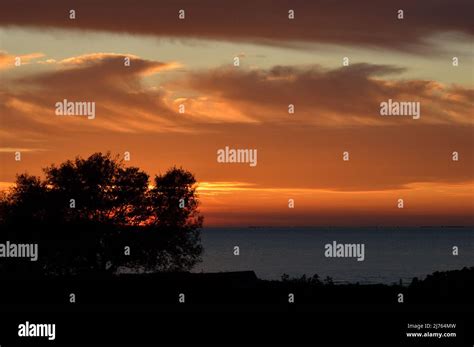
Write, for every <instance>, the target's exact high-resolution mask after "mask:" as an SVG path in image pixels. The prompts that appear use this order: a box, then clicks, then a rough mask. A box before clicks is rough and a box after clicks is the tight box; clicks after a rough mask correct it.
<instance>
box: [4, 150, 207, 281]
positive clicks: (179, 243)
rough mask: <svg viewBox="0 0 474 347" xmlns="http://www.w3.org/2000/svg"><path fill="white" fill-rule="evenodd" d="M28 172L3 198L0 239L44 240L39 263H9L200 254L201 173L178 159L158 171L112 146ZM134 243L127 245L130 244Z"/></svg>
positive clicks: (135, 264) (190, 261)
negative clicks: (133, 162)
mask: <svg viewBox="0 0 474 347" xmlns="http://www.w3.org/2000/svg"><path fill="white" fill-rule="evenodd" d="M44 174H45V178H44V179H41V178H40V177H35V176H31V175H28V174H21V175H18V176H17V179H16V184H15V186H14V187H13V188H12V189H11V191H9V192H8V193H7V194H4V195H3V197H1V199H0V226H1V232H0V241H6V240H9V241H10V242H17V243H38V244H39V260H38V262H37V264H36V263H35V264H29V263H27V262H28V261H29V260H20V259H9V260H6V261H4V262H2V263H0V266H1V265H2V264H3V267H2V268H3V269H4V270H5V269H6V270H9V271H10V272H11V271H16V272H23V273H25V272H27V273H30V274H34V275H44V274H49V275H51V274H52V275H63V274H81V273H91V272H95V273H97V272H99V273H101V272H104V271H106V272H116V271H117V270H119V269H123V268H129V269H135V270H140V271H187V270H190V269H191V268H192V267H193V266H194V265H195V264H196V263H197V262H199V261H200V256H201V253H202V246H201V242H200V228H201V227H202V224H203V217H202V215H201V214H200V212H199V210H198V206H199V201H198V198H197V195H196V180H195V178H194V176H193V174H192V173H190V172H188V171H186V170H183V169H182V168H176V167H173V168H171V169H169V170H168V171H167V172H166V173H165V174H163V175H158V176H156V177H155V178H154V182H153V183H154V184H153V185H150V184H149V176H148V175H147V174H146V173H145V172H143V171H141V170H140V169H139V168H137V167H125V165H124V163H123V161H121V160H119V159H118V157H112V156H111V154H110V153H107V154H102V153H95V154H93V155H91V156H90V157H89V158H87V159H83V158H79V157H78V158H76V159H75V160H72V161H71V160H68V161H66V162H64V163H62V164H61V165H59V166H55V165H53V166H50V167H47V168H45V169H44ZM126 247H128V248H126Z"/></svg>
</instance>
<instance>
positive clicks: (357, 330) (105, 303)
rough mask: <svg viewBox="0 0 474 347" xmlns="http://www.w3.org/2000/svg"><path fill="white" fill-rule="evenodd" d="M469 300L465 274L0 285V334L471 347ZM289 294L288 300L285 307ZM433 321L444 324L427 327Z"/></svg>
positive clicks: (473, 286) (473, 276)
mask: <svg viewBox="0 0 474 347" xmlns="http://www.w3.org/2000/svg"><path fill="white" fill-rule="evenodd" d="M473 293H474V267H473V268H464V269H462V270H456V271H448V272H439V273H438V272H437V273H434V274H432V275H429V276H427V278H425V279H423V280H415V281H413V282H412V283H411V284H410V285H409V286H401V285H390V286H389V285H358V284H347V285H335V284H332V283H331V282H330V281H326V282H321V281H320V280H319V279H318V278H317V277H311V278H306V277H303V278H300V279H290V278H287V277H286V278H283V279H282V280H281V281H266V280H260V279H258V278H257V277H256V276H255V274H254V273H253V272H251V271H249V272H237V273H216V274H193V273H162V274H150V275H143V274H141V275H121V276H110V275H108V276H96V277H95V278H94V277H91V276H89V277H87V278H78V277H74V278H73V277H70V278H61V279H48V280H46V279H43V280H39V279H37V280H5V279H3V280H0V312H1V314H2V322H4V323H5V324H2V325H0V326H1V328H0V336H3V338H4V339H5V341H4V342H18V341H17V340H16V336H13V335H15V334H12V331H14V332H16V329H17V326H18V324H19V322H24V321H26V320H30V321H34V320H40V321H42V320H43V321H44V320H46V321H53V322H56V324H58V328H57V329H59V330H58V337H57V340H56V342H57V343H59V342H61V341H62V342H63V343H66V342H67V343H70V342H71V341H73V342H81V343H92V342H97V343H102V344H103V343H119V342H120V343H124V342H127V343H132V342H136V341H138V340H136V339H137V338H139V339H140V341H153V342H158V341H159V342H182V343H183V342H186V343H198V342H201V343H229V342H245V341H246V340H248V339H252V341H254V342H258V343H264V342H268V343H271V344H275V343H279V342H287V343H290V342H291V343H300V342H311V341H313V342H314V341H325V342H328V343H333V342H338V343H351V344H353V343H356V342H358V341H359V342H360V341H364V342H365V343H378V344H382V343H383V344H387V343H395V344H399V343H401V344H404V345H407V344H411V343H415V344H425V343H427V344H429V345H433V344H439V343H441V344H445V345H457V344H459V345H469V343H470V345H471V346H472V343H474V341H473V334H472V332H473V331H474V325H473V322H474V320H473V318H472V314H473V307H474V299H473ZM71 294H74V300H72V299H71V298H72V296H71ZM182 294H184V296H183V295H182ZM400 294H402V295H403V302H399V301H401V296H400ZM291 295H294V302H289V301H291V299H290V297H291ZM71 301H75V302H71ZM183 301H184V302H183ZM6 318H8V319H6ZM409 324H412V325H413V324H421V325H422V326H423V327H424V326H425V325H426V324H430V325H431V327H430V328H427V331H428V330H429V331H431V332H435V331H437V332H442V333H444V332H452V331H454V332H456V337H455V338H454V337H452V338H443V339H442V338H436V339H435V338H424V339H423V338H417V339H416V340H415V341H413V338H408V337H407V336H406V333H407V332H418V331H423V330H420V329H418V330H417V329H415V330H413V328H408V326H409ZM433 324H449V325H445V326H444V327H443V326H442V325H439V328H438V329H436V330H433V329H434V328H433ZM451 324H455V325H456V328H453V326H452V325H451ZM426 327H428V326H426ZM176 329H178V331H181V333H179V332H178V333H177V332H176ZM60 332H62V334H61V333H60ZM221 333H224V336H227V337H225V338H224V340H222V338H221V337H220V336H221ZM10 336H11V337H10ZM71 336H72V340H71ZM7 337H10V338H9V339H8V338H7ZM142 339H143V340H142ZM229 339H230V340H229ZM0 342H1V341H0ZM32 342H34V341H32ZM2 346H3V344H2Z"/></svg>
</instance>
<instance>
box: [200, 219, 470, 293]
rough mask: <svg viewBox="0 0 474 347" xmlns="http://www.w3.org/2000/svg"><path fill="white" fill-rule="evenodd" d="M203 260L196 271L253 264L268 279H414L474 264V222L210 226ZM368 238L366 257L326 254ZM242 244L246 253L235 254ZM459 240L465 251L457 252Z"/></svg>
mask: <svg viewBox="0 0 474 347" xmlns="http://www.w3.org/2000/svg"><path fill="white" fill-rule="evenodd" d="M201 237H202V243H203V246H204V256H203V262H202V263H201V264H199V265H198V266H197V267H196V268H195V270H194V271H196V272H200V271H204V272H219V271H242V270H253V271H255V273H256V274H257V276H258V277H259V278H262V279H280V277H281V275H282V274H284V273H286V274H289V275H290V276H292V277H296V276H298V277H299V276H301V275H303V274H306V275H307V276H308V275H313V274H315V273H316V274H318V275H319V276H320V277H322V278H325V277H326V276H330V277H332V278H333V279H334V281H335V282H360V283H388V284H390V283H393V282H398V281H399V280H400V279H401V280H402V281H403V283H405V284H408V282H410V281H411V279H412V278H413V277H418V278H424V277H425V276H426V275H427V274H430V273H432V272H434V271H443V270H452V269H461V268H462V267H464V266H474V229H473V228H472V227H470V228H449V227H445V228H430V227H428V228H339V227H338V228H319V227H313V228H312V227H308V228H291V227H287V228H265V227H263V228H205V229H203V231H202V235H201ZM333 241H337V242H338V243H363V244H364V245H365V260H364V261H357V260H356V259H355V258H326V257H325V256H324V250H325V249H324V246H325V244H327V243H332V242H333ZM234 246H239V248H240V255H239V256H235V255H234V254H233V251H234ZM453 246H457V247H459V255H458V256H453V255H452V249H453Z"/></svg>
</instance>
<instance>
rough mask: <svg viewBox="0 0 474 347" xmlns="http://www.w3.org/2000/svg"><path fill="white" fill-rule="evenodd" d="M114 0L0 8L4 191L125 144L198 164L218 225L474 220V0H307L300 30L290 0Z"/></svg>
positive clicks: (138, 160) (145, 161) (150, 166)
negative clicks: (397, 104) (387, 110)
mask: <svg viewBox="0 0 474 347" xmlns="http://www.w3.org/2000/svg"><path fill="white" fill-rule="evenodd" d="M120 1H121V2H123V4H121V6H118V5H117V6H116V7H114V8H112V9H109V8H101V7H100V6H101V5H99V4H97V5H94V6H95V7H94V8H92V7H91V6H92V5H90V2H81V1H79V2H74V4H73V5H69V4H67V3H66V4H65V3H64V2H61V3H55V2H54V1H52V2H48V5H47V6H44V5H42V6H39V5H34V4H36V3H30V6H28V7H26V8H28V10H25V8H21V5H22V4H21V3H22V1H18V2H14V3H9V4H7V5H6V8H5V11H2V14H0V43H1V46H0V77H1V80H2V83H1V85H0V115H1V119H0V121H1V122H0V164H1V168H0V188H2V187H3V188H5V187H8V186H9V185H10V184H11V182H13V181H14V179H15V174H17V173H21V172H25V171H27V172H29V173H31V174H36V175H40V174H41V168H42V167H45V166H48V165H50V164H52V163H56V164H57V163H60V162H61V161H64V160H66V159H70V158H74V157H75V156H77V155H81V156H88V155H90V154H92V153H94V152H98V151H101V152H107V151H111V152H112V153H114V154H123V153H124V152H125V151H129V152H130V153H131V156H132V160H131V161H130V163H127V164H129V165H135V166H138V167H140V168H142V169H143V170H145V171H146V172H147V173H149V174H150V175H154V174H157V173H160V172H164V171H165V170H166V169H167V168H169V167H171V166H173V165H178V166H182V167H183V168H185V169H188V170H190V171H192V172H193V173H194V174H195V175H196V178H197V180H198V181H199V182H200V186H199V189H198V191H199V194H200V197H201V200H202V207H201V210H202V212H203V214H204V216H205V218H206V220H205V225H207V226H211V225H472V224H473V215H474V213H473V212H474V191H473V187H474V176H473V172H474V171H473V169H474V166H473V159H474V158H473V148H474V146H473V141H474V140H473V138H474V136H473V135H474V134H473V118H472V117H473V112H472V110H473V109H472V107H473V96H474V90H473V87H472V86H473V83H472V82H473V80H472V78H473V59H472V58H473V56H472V35H473V30H472V26H471V25H469V21H468V20H467V18H464V17H465V14H466V13H468V11H470V10H472V2H465V1H460V0H459V1H458V0H456V1H455V2H457V3H458V4H457V6H461V7H463V6H464V7H466V9H465V11H456V13H453V11H452V10H451V9H452V6H449V7H448V8H445V7H444V5H443V4H442V2H440V3H439V4H438V3H437V5H436V6H433V8H432V9H431V10H430V11H424V10H423V11H422V9H423V6H425V5H426V4H425V5H423V4H419V5H415V4H413V2H411V1H410V2H403V1H402V2H400V3H398V4H397V8H392V7H391V6H388V5H386V4H384V5H381V4H379V3H378V2H373V1H365V2H362V4H361V5H360V6H359V5H358V6H359V7H358V9H357V10H355V9H353V8H352V6H353V5H350V4H352V2H348V3H347V5H345V6H339V7H337V6H336V5H334V2H332V3H331V2H321V3H319V5H318V4H317V3H316V2H315V3H311V4H308V3H309V2H303V1H296V2H294V3H291V4H292V5H293V7H294V9H295V11H296V12H295V13H296V16H295V19H294V22H291V23H288V18H287V11H288V8H289V7H288V6H289V5H288V4H289V2H285V1H277V2H274V3H272V4H270V3H267V4H266V5H267V7H265V6H263V5H262V4H263V3H265V2H262V3H259V5H255V6H253V7H251V10H250V9H248V11H247V10H242V9H245V8H246V7H245V6H244V5H245V4H244V3H242V4H241V6H238V7H237V8H233V7H232V6H233V5H228V6H227V7H225V6H220V7H215V6H213V1H211V0H209V1H204V2H202V3H201V4H202V6H198V7H196V6H195V5H194V4H195V3H194V2H187V1H181V2H177V3H176V2H175V3H173V2H167V1H165V2H160V5H158V4H157V2H150V3H147V4H148V7H147V6H143V7H146V8H148V9H149V10H148V11H145V12H143V13H142V12H140V8H139V7H136V6H134V5H133V4H132V3H131V2H127V1H123V0H120ZM420 3H422V2H420ZM23 5H25V4H23ZM247 5H249V4H247ZM451 5H452V4H451ZM71 6H73V8H75V9H76V10H77V20H76V21H71V20H70V19H68V18H67V16H68V13H69V8H70V7H71ZM160 6H161V7H160ZM268 6H270V7H272V6H273V7H272V9H273V10H272V11H270V12H269V11H268V8H269V7H268ZM426 6H428V5H426ZM398 7H401V8H404V9H405V11H406V13H407V19H406V21H405V22H400V21H397V19H396V12H397V9H398ZM180 8H185V9H186V11H187V12H186V13H187V15H188V17H187V18H186V19H185V20H184V22H179V21H178V19H177V18H175V15H176V16H177V11H178V10H179V9H180ZM223 9H225V10H226V11H227V12H225V11H224V10H223ZM364 9H366V11H364ZM369 9H370V11H369ZM104 11H105V12H107V13H108V15H107V16H105V17H104V16H102V14H103V13H104ZM222 11H224V12H222ZM241 11H243V12H241ZM354 11H355V12H354ZM228 12H232V13H234V14H235V15H237V14H239V16H240V18H241V22H239V25H236V24H235V23H234V25H232V22H229V21H228V20H223V19H222V16H226V13H228ZM280 12H281V13H280ZM40 13H43V14H42V15H40ZM153 13H155V14H156V13H160V16H162V17H163V18H162V20H161V21H152V17H153V16H152V17H150V16H151V14H153ZM349 13H350V14H351V16H350V17H348V14H349ZM471 13H472V12H471ZM124 16H125V17H126V18H127V24H126V28H125V24H120V23H123V21H122V20H121V18H122V17H124ZM315 16H316V17H317V18H319V19H320V20H319V21H317V20H315V18H316V17H315ZM328 16H330V18H332V20H325V19H324V18H327V17H328ZM125 17H124V18H125ZM414 17H416V20H415V19H414ZM153 18H155V17H153ZM160 18H161V17H160ZM205 18H207V19H205ZM256 18H257V19H258V21H257V19H256ZM348 18H350V20H347V19H348ZM155 19H156V18H155ZM258 23H264V25H263V24H258ZM314 23H317V25H313V24H314ZM119 24H120V25H119ZM373 27H377V28H378V30H372V28H373ZM237 28H241V29H237ZM345 56H347V57H349V58H350V64H349V65H348V66H343V65H342V59H343V57H345ZM453 56H457V57H458V58H459V62H460V63H459V65H458V66H453V64H452V57H453ZM17 57H20V58H21V62H22V64H21V65H20V66H15V58H17ZM126 57H128V58H130V59H131V66H128V67H126V66H124V63H123V62H124V59H125V58H126ZM235 57H239V59H240V63H241V64H240V66H238V67H236V66H234V65H233V62H234V58H235ZM63 99H68V100H71V101H93V102H95V103H96V118H95V119H93V120H88V119H87V118H84V117H76V116H71V117H68V116H57V115H56V114H55V106H54V105H55V103H56V102H58V101H62V100H63ZM388 99H393V100H399V101H416V102H420V104H421V118H420V119H413V118H412V117H382V116H380V113H379V110H380V103H381V102H384V101H387V100H388ZM289 104H293V105H294V106H295V113H294V114H289V113H288V105H289ZM180 105H184V107H185V112H184V113H180V112H179V106H180ZM225 146H229V147H231V148H242V149H245V148H250V149H257V151H258V165H257V166H256V167H250V166H249V165H248V164H243V163H241V164H236V163H235V164H222V163H218V162H217V160H216V152H217V150H219V149H222V148H224V147H225ZM16 151H20V152H21V153H22V160H21V161H19V162H18V161H15V160H14V152H16ZM344 151H348V152H349V154H350V160H349V161H344V160H343V152H344ZM454 151H456V152H458V153H459V160H458V161H453V160H452V153H453V152H454ZM400 198H402V199H404V208H403V209H399V208H397V201H398V199H400ZM288 199H294V200H295V207H294V208H292V209H290V208H288Z"/></svg>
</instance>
